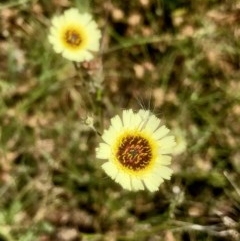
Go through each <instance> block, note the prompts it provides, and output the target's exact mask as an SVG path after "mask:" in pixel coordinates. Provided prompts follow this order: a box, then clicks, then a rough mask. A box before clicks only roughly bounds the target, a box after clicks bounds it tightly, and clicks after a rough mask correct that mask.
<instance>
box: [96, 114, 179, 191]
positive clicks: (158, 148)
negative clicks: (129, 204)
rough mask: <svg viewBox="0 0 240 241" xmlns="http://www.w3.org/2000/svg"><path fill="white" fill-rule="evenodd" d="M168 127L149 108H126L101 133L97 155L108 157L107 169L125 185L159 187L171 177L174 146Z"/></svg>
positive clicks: (100, 157) (153, 189) (118, 181)
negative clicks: (170, 165)
mask: <svg viewBox="0 0 240 241" xmlns="http://www.w3.org/2000/svg"><path fill="white" fill-rule="evenodd" d="M168 133H169V129H168V128H166V126H165V125H160V120H159V119H158V118H157V117H156V116H155V115H153V114H152V113H151V112H150V111H146V110H140V111H138V112H136V113H134V112H133V110H131V109H130V110H124V111H123V113H122V118H121V117H120V116H119V115H117V116H115V117H113V118H112V119H111V126H110V127H109V128H108V129H107V130H105V131H104V133H103V135H102V139H103V142H102V143H100V144H99V147H98V148H97V149H96V156H97V158H99V159H105V160H107V162H105V163H104V164H103V165H102V168H103V169H104V171H105V172H106V173H107V175H109V176H110V177H111V178H112V179H113V180H115V181H116V182H117V183H119V184H120V185H121V186H122V187H123V188H125V189H128V190H131V191H137V190H143V189H145V188H146V189H148V190H149V191H151V192H153V191H157V190H158V188H159V185H160V184H161V183H162V182H163V181H164V179H170V177H171V175H172V170H171V169H170V168H169V167H167V166H168V165H169V164H170V163H171V157H170V156H169V155H168V154H170V153H172V151H173V148H174V146H175V140H174V137H173V136H171V135H170V136H168V135H167V134H168Z"/></svg>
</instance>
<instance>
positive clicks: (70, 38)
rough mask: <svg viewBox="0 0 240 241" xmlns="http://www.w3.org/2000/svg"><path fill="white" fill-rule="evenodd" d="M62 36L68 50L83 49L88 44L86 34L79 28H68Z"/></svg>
mask: <svg viewBox="0 0 240 241" xmlns="http://www.w3.org/2000/svg"><path fill="white" fill-rule="evenodd" d="M62 34H63V35H62V39H63V43H64V45H65V47H66V48H68V49H72V50H77V49H82V48H84V47H85V45H86V43H87V36H86V33H85V31H84V29H81V28H80V27H79V26H68V27H66V28H65V30H63V32H62Z"/></svg>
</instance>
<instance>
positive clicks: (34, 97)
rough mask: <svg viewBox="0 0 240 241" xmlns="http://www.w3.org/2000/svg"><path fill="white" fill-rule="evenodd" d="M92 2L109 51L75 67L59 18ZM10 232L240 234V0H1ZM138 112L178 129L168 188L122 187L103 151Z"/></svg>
mask: <svg viewBox="0 0 240 241" xmlns="http://www.w3.org/2000/svg"><path fill="white" fill-rule="evenodd" d="M70 7H78V8H80V9H81V10H82V11H83V10H85V9H87V10H88V11H90V12H91V13H92V14H93V16H94V18H95V20H96V21H97V22H98V24H99V28H100V29H101V31H102V33H103V38H102V46H101V51H100V53H99V56H97V57H96V60H94V61H92V62H91V63H90V64H87V63H84V64H82V65H78V66H75V68H74V65H73V64H72V63H71V62H69V61H67V60H65V59H63V58H62V57H61V56H60V55H57V54H56V53H54V51H53V50H52V48H51V46H50V44H49V43H48V40H47V37H46V36H47V35H48V32H49V26H50V21H51V18H52V16H54V15H55V14H60V13H62V12H63V11H64V10H65V9H68V8H70ZM0 29H1V31H0V180H1V184H0V194H1V195H0V197H1V198H0V241H15V240H20V241H35V240H37V241H57V240H58V241H77V240H83V241H88V240H92V241H101V240H103V241H115V240H117V241H123V240H124V241H125V240H136V241H138V240H139V241H143V240H144V241H162V240H164V241H185V240H186V241H216V240H236V241H238V240H240V234H239V233H240V181H239V179H240V141H239V135H240V124H239V120H240V71H239V69H240V1H237V0H201V1H200V0H168V1H167V0H156V1H154V0H138V1H137V0H136V1H120V0H112V1H110V0H109V1H108V0H107V1H100V0H92V1H83V0H81V1H80V0H79V1H68V0H59V1H57V0H18V1H7V0H5V1H4V0H1V1H0ZM125 108H132V109H134V110H138V109H140V108H146V109H150V110H151V111H153V112H154V113H155V114H156V115H157V116H158V117H159V118H161V119H162V120H163V122H164V123H165V124H166V125H167V126H168V127H169V128H170V129H171V130H172V131H173V133H174V134H175V135H176V138H177V143H178V148H177V149H176V151H175V155H174V156H173V163H172V165H171V167H172V168H173V170H174V175H173V177H172V179H171V180H170V181H167V182H165V183H164V184H162V185H161V186H160V189H159V191H158V192H156V193H149V192H147V191H140V192H136V193H134V192H133V193H131V192H128V191H125V190H123V189H122V188H121V187H120V186H119V185H118V184H115V183H114V182H113V181H112V180H111V179H110V178H108V177H107V176H106V174H105V173H104V172H103V170H102V169H101V164H102V162H101V161H100V160H97V159H96V157H95V148H96V146H97V145H98V142H99V140H100V138H99V136H98V135H97V134H96V133H95V132H94V131H93V130H92V129H91V128H90V127H89V126H87V125H86V121H85V120H86V118H87V117H88V116H92V117H93V118H94V124H95V126H96V129H97V130H98V131H99V132H100V133H101V132H102V131H103V128H104V127H105V128H106V127H108V125H109V119H110V118H111V117H112V116H114V115H116V114H119V113H121V111H122V110H123V109H125Z"/></svg>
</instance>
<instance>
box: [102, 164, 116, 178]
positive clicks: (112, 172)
mask: <svg viewBox="0 0 240 241" xmlns="http://www.w3.org/2000/svg"><path fill="white" fill-rule="evenodd" d="M102 169H103V170H104V171H105V172H106V174H107V175H108V176H109V177H111V178H112V179H113V180H115V179H116V177H117V175H118V172H119V171H118V169H117V167H116V166H115V165H114V164H113V163H112V162H106V163H104V164H103V165H102Z"/></svg>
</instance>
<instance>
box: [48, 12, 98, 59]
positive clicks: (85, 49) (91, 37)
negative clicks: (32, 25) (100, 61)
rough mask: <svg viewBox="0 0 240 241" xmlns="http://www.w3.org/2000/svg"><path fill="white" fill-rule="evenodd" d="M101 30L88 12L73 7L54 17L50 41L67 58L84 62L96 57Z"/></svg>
mask: <svg viewBox="0 0 240 241" xmlns="http://www.w3.org/2000/svg"><path fill="white" fill-rule="evenodd" d="M100 38H101V32H100V30H99V29H98V27H97V24H96V23H95V21H94V20H93V19H92V16H91V15H90V14H88V13H80V12H79V11H78V9H76V8H71V9H68V10H66V11H65V12H64V13H63V14H62V15H60V16H56V17H54V18H53V19H52V26H51V27H50V34H49V36H48V40H49V42H50V43H51V44H52V46H53V49H54V50H55V51H56V52H57V53H61V54H62V56H63V57H65V58H66V59H69V60H72V61H76V62H82V61H89V60H91V59H93V58H94V54H93V53H94V52H97V51H98V50H99V45H100Z"/></svg>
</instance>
